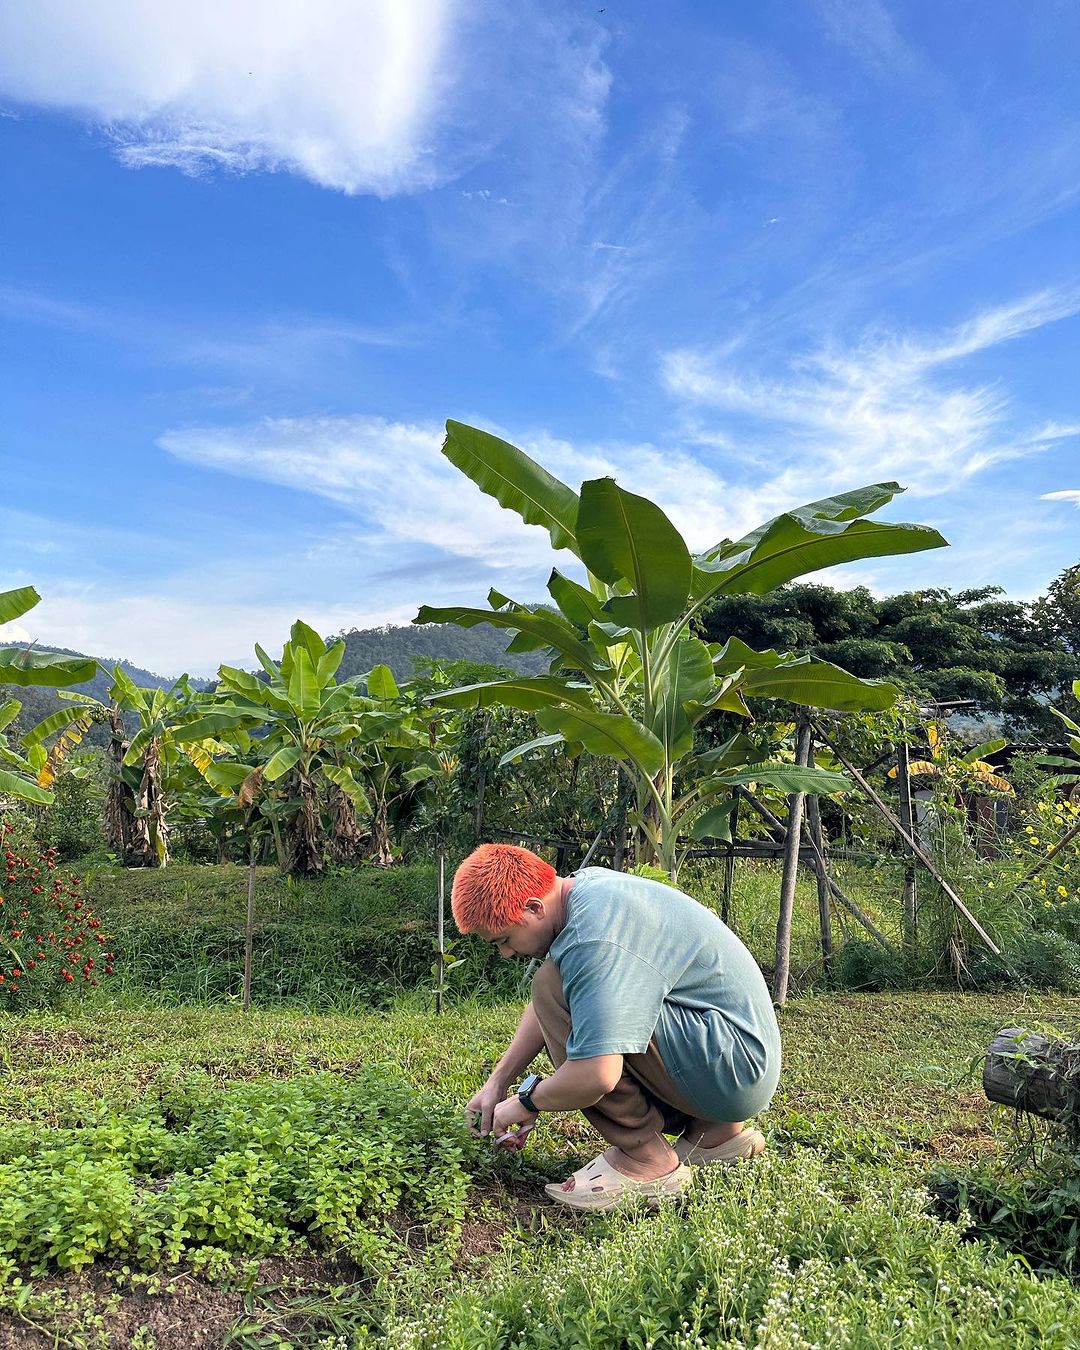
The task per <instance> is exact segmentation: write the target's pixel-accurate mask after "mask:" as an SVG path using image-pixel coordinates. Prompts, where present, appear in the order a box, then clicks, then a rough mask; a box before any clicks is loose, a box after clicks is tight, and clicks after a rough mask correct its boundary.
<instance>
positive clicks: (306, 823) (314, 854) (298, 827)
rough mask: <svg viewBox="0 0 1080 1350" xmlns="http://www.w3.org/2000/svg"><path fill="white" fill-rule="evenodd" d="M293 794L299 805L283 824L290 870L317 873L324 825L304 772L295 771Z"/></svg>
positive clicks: (321, 859) (321, 867)
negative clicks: (284, 824)
mask: <svg viewBox="0 0 1080 1350" xmlns="http://www.w3.org/2000/svg"><path fill="white" fill-rule="evenodd" d="M293 796H295V797H299V798H300V807H299V809H298V810H297V812H296V814H295V815H293V816H292V817H290V819H289V821H288V823H287V825H286V827H285V838H286V846H287V849H288V858H289V871H290V872H295V873H299V874H300V875H301V876H306V877H313V876H318V875H319V873H320V872H322V870H323V867H324V865H325V864H324V862H323V829H322V821H321V820H320V819H319V796H318V793H317V791H316V790H315V784H314V783H313V782H312V781H311V779H310V778H308V777H307V776H306V775H305V774H297V776H296V778H295V779H294V782H293Z"/></svg>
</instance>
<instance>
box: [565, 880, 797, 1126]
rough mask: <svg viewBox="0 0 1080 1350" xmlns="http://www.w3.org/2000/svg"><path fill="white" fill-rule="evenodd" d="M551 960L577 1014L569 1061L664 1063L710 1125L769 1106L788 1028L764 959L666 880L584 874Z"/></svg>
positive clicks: (572, 1011) (572, 1012)
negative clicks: (653, 1054)
mask: <svg viewBox="0 0 1080 1350" xmlns="http://www.w3.org/2000/svg"><path fill="white" fill-rule="evenodd" d="M548 954H549V956H550V957H551V959H552V960H553V961H554V962H555V965H556V966H557V967H558V970H559V974H560V976H561V977H562V983H563V990H564V993H565V995H566V1001H567V1006H568V1007H569V1009H570V1022H571V1029H570V1036H569V1039H568V1041H567V1045H566V1053H567V1058H568V1059H589V1058H591V1057H592V1056H593V1055H614V1054H620V1055H635V1054H642V1053H644V1052H645V1050H647V1049H648V1046H649V1042H650V1040H652V1038H653V1037H654V1036H655V1037H656V1044H657V1049H658V1050H659V1051H660V1057H661V1059H662V1060H663V1061H664V1066H665V1068H666V1069H667V1071H668V1073H669V1074H670V1075H671V1077H672V1079H673V1080H674V1081H675V1083H676V1085H677V1086H678V1088H679V1090H680V1091H681V1092H682V1094H683V1095H684V1096H685V1097H686V1098H687V1099H688V1100H689V1101H690V1102H691V1103H692V1104H693V1105H695V1106H697V1107H698V1108H699V1110H700V1112H701V1114H702V1116H703V1118H705V1119H707V1120H715V1121H735V1120H746V1119H747V1117H749V1116H752V1115H754V1114H755V1113H756V1112H758V1111H763V1110H764V1109H765V1107H766V1106H768V1104H769V1102H770V1101H771V1099H772V1095H773V1093H774V1092H775V1091H776V1084H777V1080H778V1079H779V1076H780V1030H779V1028H778V1026H777V1024H776V1014H775V1012H774V1011H773V1005H772V999H771V997H770V995H769V990H768V987H767V986H766V984H765V979H764V977H763V975H762V973H761V971H760V969H759V968H758V965H757V962H756V961H755V960H754V958H753V957H752V956H751V955H750V953H749V952H748V951H747V949H746V947H744V946H743V944H742V943H741V942H740V941H739V939H738V938H737V937H736V936H735V934H734V933H733V932H732V931H731V929H730V928H728V926H727V925H726V924H725V923H723V922H722V921H721V920H720V919H719V918H718V917H717V915H715V914H714V913H713V912H712V911H711V910H709V909H706V908H705V906H704V905H701V904H699V903H698V902H697V901H696V900H693V899H691V897H690V896H688V895H684V894H683V892H682V891H677V890H675V889H674V888H673V887H671V886H665V885H664V884H663V883H662V882H658V881H648V880H646V879H645V878H644V877H635V876H629V875H627V874H626V873H624V872H612V871H609V870H608V869H607V868H606V867H586V868H583V869H582V870H581V871H580V872H578V873H576V874H575V876H574V879H573V886H572V887H571V889H570V891H569V894H568V896H567V911H566V923H565V925H564V927H563V929H562V931H561V932H560V933H559V935H558V937H556V939H555V941H554V942H553V943H552V944H551V949H550V951H549V953H548Z"/></svg>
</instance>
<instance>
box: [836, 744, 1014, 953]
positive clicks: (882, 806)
mask: <svg viewBox="0 0 1080 1350" xmlns="http://www.w3.org/2000/svg"><path fill="white" fill-rule="evenodd" d="M817 734H818V735H819V736H820V737H821V739H822V740H823V741H824V742H825V744H826V745H828V746H829V747H830V749H831V750H832V752H833V753H834V754H835V755H836V758H837V759H838V760H839V761H840V763H841V764H842V765H843V766H844V768H845V769H847V771H848V773H849V774H851V776H852V778H854V780H855V781H856V783H858V785H859V787H861V788H862V790H863V791H864V792H865V793H866V795H867V796H868V797H869V798H870V800H871V801H872V802H873V803H874V805H875V806H876V807H877V809H878V810H879V811H880V812H881V814H882V815H883V816H884V817H885V819H886V820H887V821H888V822H889V824H890V825H891V826H892V827H893V829H894V830H895V831H896V832H897V834H898V835H899V836H900V838H901V839H903V841H904V843H905V844H907V846H908V848H909V849H910V850H911V852H912V853H913V854H914V855H915V857H916V858H918V860H919V862H921V863H922V865H923V866H924V867H925V868H926V870H927V871H928V872H929V873H930V875H931V876H932V877H933V878H934V880H935V881H936V882H937V884H938V885H939V886H940V887H941V889H942V890H943V891H944V892H945V894H946V895H947V896H948V897H949V899H950V900H951V901H952V903H953V904H954V905H955V906H956V908H957V909H958V910H959V911H960V913H961V914H962V915H963V916H964V918H965V919H967V921H968V923H969V924H970V925H971V926H972V928H973V929H974V930H975V932H976V933H977V934H978V936H979V938H980V940H981V941H982V943H983V944H984V946H985V947H986V949H987V951H989V952H991V953H992V954H993V955H994V956H1000V955H1001V948H1000V947H999V946H998V945H997V943H996V942H995V941H994V939H993V938H992V937H991V936H990V934H989V933H987V931H986V929H985V928H983V926H982V924H981V923H980V922H979V921H978V919H976V917H975V915H974V914H972V912H971V910H970V909H968V907H967V905H965V904H964V902H963V900H961V899H960V897H959V896H958V895H957V893H956V891H955V890H954V889H953V887H952V886H951V885H950V884H949V882H948V881H946V880H945V878H944V877H943V876H942V875H941V873H940V872H939V871H938V869H937V868H936V867H935V866H934V863H933V861H932V860H931V858H930V857H929V855H928V854H927V853H926V850H925V849H924V848H923V847H922V845H921V844H919V843H918V841H917V840H916V839H914V838H913V837H912V835H910V834H909V833H908V832H907V830H905V829H904V827H903V825H901V824H900V822H899V820H897V818H896V816H895V815H894V814H893V812H892V811H891V810H890V809H889V807H888V805H887V804H886V803H885V802H884V801H882V799H881V798H880V797H879V796H878V794H877V793H876V792H875V791H874V789H873V788H872V787H871V786H870V784H869V783H868V782H867V781H866V779H865V778H864V777H863V775H862V774H861V773H860V772H859V770H858V769H857V768H856V767H855V766H854V764H852V763H851V761H850V760H849V759H847V758H846V757H845V755H844V754H843V753H842V752H841V751H840V750H838V749H837V748H836V743H835V742H834V741H833V740H832V739H831V738H830V737H829V736H827V735H826V734H825V732H823V731H822V730H821V729H820V727H819V728H818V731H817Z"/></svg>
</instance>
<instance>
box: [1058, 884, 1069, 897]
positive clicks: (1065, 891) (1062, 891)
mask: <svg viewBox="0 0 1080 1350" xmlns="http://www.w3.org/2000/svg"><path fill="white" fill-rule="evenodd" d="M1068 894H1069V888H1068V886H1059V887H1058V895H1068Z"/></svg>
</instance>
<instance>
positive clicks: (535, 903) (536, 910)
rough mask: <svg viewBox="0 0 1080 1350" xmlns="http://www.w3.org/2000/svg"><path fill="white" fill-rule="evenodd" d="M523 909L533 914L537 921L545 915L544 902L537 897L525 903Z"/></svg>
mask: <svg viewBox="0 0 1080 1350" xmlns="http://www.w3.org/2000/svg"><path fill="white" fill-rule="evenodd" d="M525 908H526V909H527V910H528V911H529V913H530V914H535V915H536V917H537V918H538V919H542V918H543V917H544V913H545V907H544V902H543V900H542V899H540V897H539V896H533V898H532V899H531V900H526V901H525Z"/></svg>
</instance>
